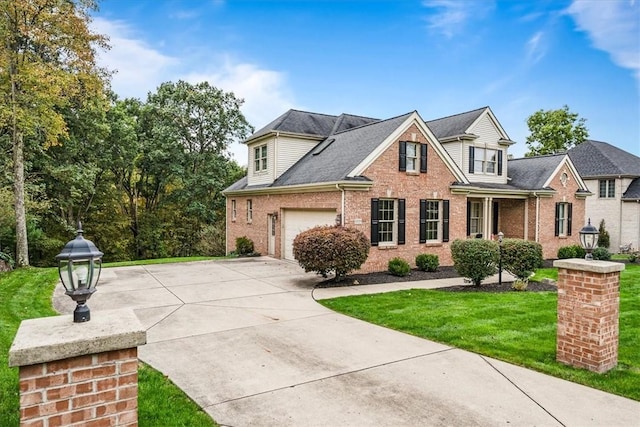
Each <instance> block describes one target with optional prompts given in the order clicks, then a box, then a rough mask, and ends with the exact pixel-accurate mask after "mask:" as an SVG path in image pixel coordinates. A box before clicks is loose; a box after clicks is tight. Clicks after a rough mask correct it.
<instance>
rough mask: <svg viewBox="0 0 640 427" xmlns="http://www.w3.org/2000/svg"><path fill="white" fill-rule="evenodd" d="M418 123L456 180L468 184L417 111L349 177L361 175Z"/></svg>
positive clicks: (350, 173) (460, 170)
mask: <svg viewBox="0 0 640 427" xmlns="http://www.w3.org/2000/svg"><path fill="white" fill-rule="evenodd" d="M414 123H415V124H416V126H417V127H418V129H419V130H420V131H421V132H422V133H423V135H425V136H426V137H427V142H428V143H429V144H430V145H431V147H432V148H433V149H434V150H435V151H436V153H437V154H438V155H439V156H440V158H441V159H442V160H443V161H444V162H445V164H446V165H447V167H448V168H449V170H450V171H451V173H453V175H454V176H455V178H456V181H458V182H462V183H465V184H467V183H468V182H469V181H468V180H467V178H466V177H465V175H464V173H463V172H462V169H460V167H459V166H458V165H457V164H456V163H455V162H454V161H453V159H452V158H451V156H450V155H449V153H448V152H447V150H445V149H444V147H443V146H442V144H440V142H439V141H438V138H436V137H435V135H434V134H433V133H432V132H431V130H430V129H429V127H428V126H427V125H426V123H425V122H424V120H422V118H421V117H420V115H419V114H418V112H417V111H414V112H413V113H411V115H410V116H409V117H407V119H406V120H405V121H404V123H402V124H401V125H400V126H398V127H397V128H396V130H394V131H393V132H392V133H391V135H389V136H388V137H387V138H386V139H385V140H384V141H382V143H381V144H380V145H378V146H377V147H376V148H375V149H374V150H373V151H372V152H371V153H369V155H368V156H367V157H366V158H365V159H364V160H363V161H362V162H360V164H359V165H358V166H356V167H355V168H354V169H353V170H352V171H351V172H349V174H348V175H347V176H348V177H351V178H353V177H356V176H360V175H362V174H363V173H364V171H365V170H366V169H367V168H368V167H369V166H371V165H372V164H373V162H375V161H376V159H377V158H378V157H380V156H381V155H382V153H384V152H385V151H386V150H387V149H388V148H389V147H390V146H391V145H393V143H394V142H395V141H396V140H397V139H398V138H400V135H402V134H403V133H404V132H405V131H406V130H407V129H409V128H410V127H411V125H412V124H414Z"/></svg>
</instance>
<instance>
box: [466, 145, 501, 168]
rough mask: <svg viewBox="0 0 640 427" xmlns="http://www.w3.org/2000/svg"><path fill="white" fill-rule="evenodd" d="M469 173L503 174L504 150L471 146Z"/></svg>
mask: <svg viewBox="0 0 640 427" xmlns="http://www.w3.org/2000/svg"><path fill="white" fill-rule="evenodd" d="M469 173H473V174H486V175H502V150H493V149H490V148H480V147H473V146H471V147H469Z"/></svg>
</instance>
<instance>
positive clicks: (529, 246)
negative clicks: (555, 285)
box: [502, 239, 544, 280]
mask: <svg viewBox="0 0 640 427" xmlns="http://www.w3.org/2000/svg"><path fill="white" fill-rule="evenodd" d="M543 261H544V259H543V258H542V245H540V243H536V242H533V241H531V240H522V239H504V240H503V242H502V268H504V269H505V270H507V271H508V272H509V273H511V274H513V275H514V276H516V277H517V278H518V279H521V280H525V279H527V278H528V277H529V276H530V275H531V273H533V272H534V271H535V270H536V269H537V268H540V267H542V262H543Z"/></svg>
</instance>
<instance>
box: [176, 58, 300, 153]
mask: <svg viewBox="0 0 640 427" xmlns="http://www.w3.org/2000/svg"><path fill="white" fill-rule="evenodd" d="M184 80H186V81H188V82H190V83H197V82H202V81H208V82H209V83H210V84H211V85H213V86H215V87H218V88H220V89H223V90H225V91H229V92H233V93H234V94H235V95H236V96H237V97H239V98H244V101H245V102H244V104H243V106H242V112H243V113H244V115H245V117H246V118H247V120H248V121H249V123H251V124H252V125H254V126H255V127H256V130H258V129H259V128H260V127H262V126H264V125H266V124H267V123H269V122H270V121H272V120H273V119H274V118H276V117H277V116H279V115H280V114H282V113H284V112H285V111H286V110H288V109H289V108H292V107H293V106H294V104H295V103H294V100H293V95H292V94H291V92H290V90H289V88H288V87H287V84H286V76H285V74H283V73H281V72H278V71H272V70H265V69H261V68H259V67H257V66H256V65H254V64H246V63H235V62H233V61H232V60H231V59H229V58H227V59H226V60H225V61H224V65H223V66H222V67H219V68H218V69H216V70H213V71H210V72H192V73H189V74H188V75H186V76H185V77H184ZM230 150H231V153H232V154H233V156H234V158H235V159H236V160H237V161H238V162H239V163H240V164H245V165H246V154H247V153H246V147H245V146H244V145H242V146H241V145H240V144H237V143H234V144H232V146H231V147H230Z"/></svg>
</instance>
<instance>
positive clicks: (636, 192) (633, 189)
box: [622, 178, 640, 200]
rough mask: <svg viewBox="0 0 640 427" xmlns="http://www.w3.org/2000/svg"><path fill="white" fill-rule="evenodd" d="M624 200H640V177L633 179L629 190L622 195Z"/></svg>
mask: <svg viewBox="0 0 640 427" xmlns="http://www.w3.org/2000/svg"><path fill="white" fill-rule="evenodd" d="M622 200H640V178H636V179H634V180H633V181H631V184H629V187H627V191H625V192H624V194H623V195H622Z"/></svg>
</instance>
